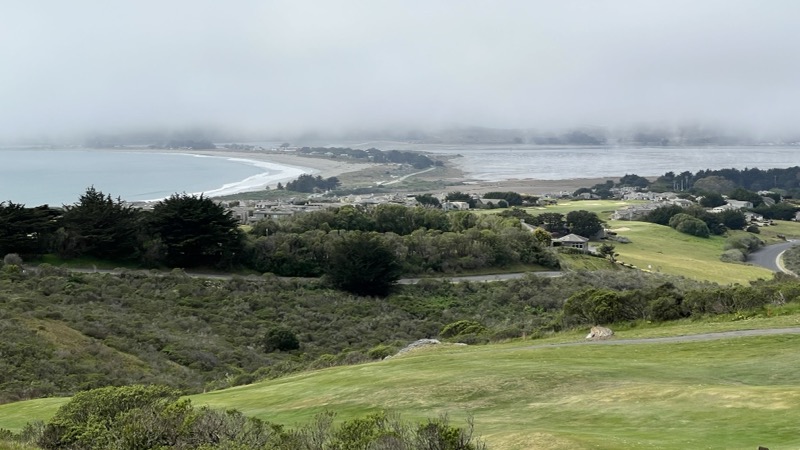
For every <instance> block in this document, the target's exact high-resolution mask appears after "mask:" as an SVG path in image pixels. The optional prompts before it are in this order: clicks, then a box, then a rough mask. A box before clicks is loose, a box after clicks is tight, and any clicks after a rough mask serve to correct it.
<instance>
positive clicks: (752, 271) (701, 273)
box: [608, 220, 772, 284]
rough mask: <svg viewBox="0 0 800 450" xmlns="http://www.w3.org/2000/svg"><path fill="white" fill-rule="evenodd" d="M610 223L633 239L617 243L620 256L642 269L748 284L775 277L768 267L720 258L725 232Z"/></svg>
mask: <svg viewBox="0 0 800 450" xmlns="http://www.w3.org/2000/svg"><path fill="white" fill-rule="evenodd" d="M608 226H609V228H611V229H614V230H616V231H617V234H618V235H619V236H624V237H626V238H628V239H630V240H631V243H629V244H616V251H617V252H618V253H619V257H618V258H617V259H618V260H620V261H624V262H626V263H630V264H633V265H635V266H637V267H638V268H640V269H649V270H652V271H653V272H662V273H668V274H672V275H681V276H685V277H688V278H694V279H697V280H708V281H714V282H716V283H721V284H730V283H745V284H746V283H748V282H750V281H752V280H757V279H759V278H764V279H769V278H771V277H772V272H771V271H769V270H767V269H763V268H760V267H755V266H750V265H746V264H732V263H724V262H722V261H720V259H719V258H720V255H721V254H722V252H723V248H724V246H725V238H724V237H722V236H711V237H709V238H699V237H695V236H690V235H688V234H684V233H679V232H678V231H675V230H673V229H672V228H670V227H667V226H663V225H656V224H652V223H647V222H632V221H624V220H612V221H609V222H608Z"/></svg>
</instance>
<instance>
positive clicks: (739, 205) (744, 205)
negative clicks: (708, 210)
mask: <svg viewBox="0 0 800 450" xmlns="http://www.w3.org/2000/svg"><path fill="white" fill-rule="evenodd" d="M728 204H729V205H731V206H733V207H734V208H736V209H753V203H751V202H746V201H742V200H728Z"/></svg>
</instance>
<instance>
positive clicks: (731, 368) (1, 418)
mask: <svg viewBox="0 0 800 450" xmlns="http://www.w3.org/2000/svg"><path fill="white" fill-rule="evenodd" d="M788 308H789V309H786V310H781V311H778V310H776V311H772V312H771V313H768V314H766V315H771V314H773V313H774V314H781V313H786V314H787V315H783V316H779V317H771V318H770V317H761V318H754V319H752V320H749V321H731V320H730V318H719V320H716V321H715V322H711V323H709V322H705V323H696V322H679V323H675V324H669V325H664V326H661V327H653V328H639V327H634V328H630V329H620V331H619V332H618V339H623V338H632V337H650V336H665V335H683V334H695V333H702V332H709V331H723V330H732V329H753V328H768V327H786V326H800V314H798V311H797V308H796V307H788ZM580 333H581V332H579V331H576V332H573V333H569V334H561V335H558V336H554V337H552V338H550V339H543V340H534V341H530V340H527V341H515V342H511V343H507V344H502V345H492V346H475V347H463V346H441V347H438V348H431V349H427V350H420V351H418V352H416V353H412V354H409V355H407V356H402V357H398V358H394V359H389V360H386V361H382V362H377V363H372V364H364V365H358V366H349V367H337V368H331V369H326V370H320V371H314V372H307V373H303V374H298V375H295V376H290V377H286V378H282V379H278V380H272V381H267V382H262V383H257V384H253V385H249V386H242V387H238V388H234V389H228V390H224V391H217V392H211V393H207V394H202V395H196V396H193V397H192V401H193V403H194V404H196V405H209V406H212V407H214V408H222V409H230V408H235V409H238V410H240V411H243V412H244V413H246V414H248V415H252V416H257V417H260V418H263V419H266V420H269V421H273V422H278V423H282V424H285V425H289V426H291V425H294V424H298V423H301V422H306V421H308V420H309V419H311V418H312V417H313V415H314V414H316V413H319V412H321V411H325V410H332V411H335V412H336V413H337V414H338V417H339V418H340V419H348V418H353V417H356V416H359V415H362V414H365V413H369V412H375V411H378V410H382V409H389V410H392V411H397V412H400V413H401V414H402V415H403V416H404V417H405V418H406V419H418V420H424V419H425V418H427V417H432V416H436V415H438V414H443V413H447V414H449V415H450V417H451V418H452V419H454V420H453V422H454V423H456V424H458V423H463V422H461V421H462V419H464V418H466V417H467V416H468V415H472V416H473V417H474V420H475V424H476V429H477V431H478V432H479V433H480V434H481V435H482V436H483V437H484V438H485V439H486V440H487V442H488V443H489V445H490V448H491V449H493V450H512V449H531V448H544V449H576V448H600V449H620V448H663V449H672V448H674V449H685V448H726V449H736V448H742V449H754V448H756V447H757V446H758V445H763V446H766V447H769V448H798V447H800V434H798V433H797V431H796V430H797V426H796V424H797V423H798V421H800V407H799V406H800V389H798V387H799V386H800V372H798V371H797V370H796V367H797V364H798V363H800V355H799V354H798V352H797V351H796V348H797V346H798V345H800V335H779V336H769V337H739V338H728V339H723V340H717V341H705V342H687V343H673V344H657V343H644V344H626V345H574V346H566V347H556V346H553V345H551V344H553V343H558V342H565V341H567V342H569V341H571V342H576V341H581V340H582V336H580ZM64 401H65V400H63V399H44V400H37V401H31V402H20V403H14V404H9V405H1V406H0V428H10V429H14V430H19V429H20V428H21V427H22V426H23V424H24V423H25V422H26V421H27V420H32V419H36V418H39V419H47V418H48V417H49V416H50V415H52V413H53V412H54V411H55V409H56V408H57V407H58V405H59V404H62V403H63V402H64Z"/></svg>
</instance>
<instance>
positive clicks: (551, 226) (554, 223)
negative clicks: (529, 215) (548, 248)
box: [532, 213, 567, 233]
mask: <svg viewBox="0 0 800 450" xmlns="http://www.w3.org/2000/svg"><path fill="white" fill-rule="evenodd" d="M532 225H540V226H541V227H542V228H544V229H545V230H546V231H547V232H549V233H563V232H565V231H566V226H567V223H566V221H565V220H564V215H563V214H561V213H542V214H539V215H538V216H536V220H535V222H534V223H533V224H532Z"/></svg>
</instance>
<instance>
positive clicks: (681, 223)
mask: <svg viewBox="0 0 800 450" xmlns="http://www.w3.org/2000/svg"><path fill="white" fill-rule="evenodd" d="M669 226H671V227H673V228H675V229H676V230H677V231H680V232H681V233H686V234H690V235H692V236H697V237H704V238H705V237H708V236H709V235H710V234H711V231H710V230H709V229H708V225H706V223H705V222H703V221H702V220H700V219H697V218H695V217H692V216H690V215H688V214H683V213H681V214H677V215H675V216H673V217H672V219H670V221H669Z"/></svg>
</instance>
